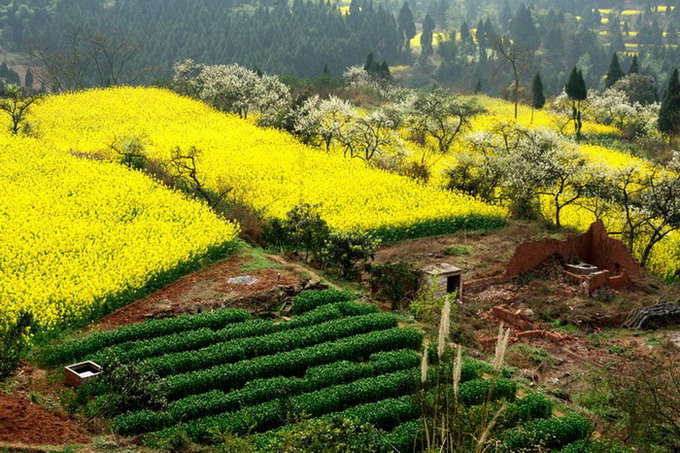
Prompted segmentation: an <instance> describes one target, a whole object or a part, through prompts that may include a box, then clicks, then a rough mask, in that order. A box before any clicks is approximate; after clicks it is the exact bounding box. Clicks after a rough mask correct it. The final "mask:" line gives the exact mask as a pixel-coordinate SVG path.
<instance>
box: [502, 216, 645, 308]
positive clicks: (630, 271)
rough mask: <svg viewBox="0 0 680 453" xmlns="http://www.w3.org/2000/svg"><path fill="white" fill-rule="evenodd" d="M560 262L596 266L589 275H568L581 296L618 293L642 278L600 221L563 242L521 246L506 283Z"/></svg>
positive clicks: (508, 267)
mask: <svg viewBox="0 0 680 453" xmlns="http://www.w3.org/2000/svg"><path fill="white" fill-rule="evenodd" d="M553 256H554V257H557V258H558V259H560V260H561V261H562V262H569V261H572V260H574V259H579V260H581V261H582V262H584V263H588V264H592V265H594V266H597V268H598V271H597V272H593V273H590V274H588V275H578V274H575V273H570V272H568V273H567V275H569V276H570V277H572V278H573V279H575V280H576V282H577V283H580V284H581V286H582V288H583V293H584V295H590V294H592V292H593V291H595V290H596V289H597V288H600V287H602V286H608V287H610V288H613V289H616V290H619V289H622V288H624V287H626V286H628V285H629V284H630V283H631V282H632V281H633V280H635V279H637V278H639V277H640V276H642V269H641V267H640V265H639V264H638V262H637V261H636V260H635V258H633V256H632V255H631V253H630V252H629V251H628V249H627V247H626V245H625V244H624V243H623V242H621V241H620V240H618V239H614V238H612V237H610V236H609V234H608V233H607V230H606V229H605V227H604V224H603V223H602V221H600V220H598V221H597V222H595V223H593V224H592V225H591V226H590V228H589V229H588V231H586V232H585V233H583V234H568V235H567V237H566V238H565V240H563V241H559V240H557V239H551V238H543V239H540V240H537V241H530V242H526V243H524V244H521V245H519V246H518V247H517V250H515V253H514V255H513V256H512V257H511V258H510V260H509V261H508V263H507V265H506V269H505V274H504V275H503V277H504V279H505V280H509V279H511V278H512V277H516V276H518V275H520V274H523V273H525V272H529V271H531V270H534V269H536V268H537V267H538V266H540V265H541V264H543V263H544V262H545V261H546V260H547V259H548V258H550V257H553Z"/></svg>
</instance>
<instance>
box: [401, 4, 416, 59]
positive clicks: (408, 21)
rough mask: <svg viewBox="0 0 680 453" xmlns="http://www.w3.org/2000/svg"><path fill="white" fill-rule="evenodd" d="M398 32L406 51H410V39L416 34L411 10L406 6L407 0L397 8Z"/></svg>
mask: <svg viewBox="0 0 680 453" xmlns="http://www.w3.org/2000/svg"><path fill="white" fill-rule="evenodd" d="M397 24H398V25H399V33H400V34H401V38H402V42H403V45H404V47H405V48H406V51H407V52H410V51H411V39H413V37H414V36H415V35H416V23H415V22H414V20H413V12H412V11H411V8H410V7H409V6H408V2H404V4H403V5H402V7H401V9H400V10H399V19H398V20H397Z"/></svg>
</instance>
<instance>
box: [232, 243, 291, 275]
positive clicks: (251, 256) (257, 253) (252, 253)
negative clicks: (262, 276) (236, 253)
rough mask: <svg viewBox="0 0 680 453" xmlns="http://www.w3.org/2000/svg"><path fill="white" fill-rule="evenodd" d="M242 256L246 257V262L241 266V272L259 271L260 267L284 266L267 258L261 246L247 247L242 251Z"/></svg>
mask: <svg viewBox="0 0 680 453" xmlns="http://www.w3.org/2000/svg"><path fill="white" fill-rule="evenodd" d="M243 256H244V257H246V258H248V262H247V263H246V264H244V265H243V266H241V271H242V272H252V271H259V270H262V269H283V268H284V266H283V265H282V264H279V263H275V262H274V261H272V260H270V259H269V258H267V256H266V254H265V251H264V250H262V249H261V248H259V247H257V248H247V249H244V251H243Z"/></svg>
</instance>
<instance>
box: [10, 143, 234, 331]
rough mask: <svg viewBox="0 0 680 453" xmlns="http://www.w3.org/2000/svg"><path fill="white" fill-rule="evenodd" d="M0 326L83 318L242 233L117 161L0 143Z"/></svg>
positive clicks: (182, 268)
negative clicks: (26, 318) (21, 318)
mask: <svg viewBox="0 0 680 453" xmlns="http://www.w3.org/2000/svg"><path fill="white" fill-rule="evenodd" d="M0 166H1V167H2V168H3V172H2V174H0V186H2V188H3V190H2V192H0V243H2V247H0V300H2V304H1V305H0V323H2V322H11V321H12V319H13V318H14V317H15V316H16V315H17V313H18V312H20V311H27V312H30V313H32V314H33V316H34V318H35V320H36V322H37V324H38V326H40V327H41V328H44V329H50V328H54V327H57V326H60V325H64V324H68V323H70V322H72V321H77V320H79V319H81V318H84V319H89V318H91V317H92V316H95V315H97V314H101V313H104V312H106V311H110V310H111V309H114V308H117V307H119V306H120V305H122V304H124V303H127V302H130V301H131V300H133V298H134V296H135V295H139V294H141V292H143V290H144V289H145V288H151V289H153V287H155V285H161V284H163V283H167V281H168V279H173V278H176V277H178V276H179V275H181V274H182V273H183V272H186V270H187V269H188V268H190V267H191V266H192V264H194V263H195V261H197V260H198V259H200V258H202V257H204V256H206V255H208V254H211V255H212V254H216V255H218V254H220V253H223V252H225V251H226V250H227V249H228V248H229V247H230V246H231V242H232V241H233V239H234V238H235V237H236V235H237V232H238V227H237V226H236V225H235V224H233V223H231V222H227V221H224V220H222V219H220V218H219V217H217V216H216V215H215V214H214V213H213V212H212V211H211V210H210V209H209V208H208V207H207V206H205V205H203V204H201V203H198V202H196V201H193V200H189V199H187V198H186V197H185V196H183V195H181V194H179V193H177V192H174V191H171V190H169V189H167V188H165V187H163V186H161V185H159V184H157V183H156V182H154V181H153V180H152V179H150V178H149V177H147V176H146V175H144V174H142V173H141V172H137V171H133V170H128V169H126V168H125V167H123V166H121V165H119V164H115V163H105V162H99V161H96V160H92V159H83V158H78V157H75V156H72V155H69V154H67V153H62V152H57V151H53V150H50V149H48V148H47V147H46V146H44V144H42V143H41V142H40V141H37V140H34V139H25V138H11V137H2V143H1V144H0Z"/></svg>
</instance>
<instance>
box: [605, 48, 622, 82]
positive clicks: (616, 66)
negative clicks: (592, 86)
mask: <svg viewBox="0 0 680 453" xmlns="http://www.w3.org/2000/svg"><path fill="white" fill-rule="evenodd" d="M623 76H624V74H623V71H622V70H621V63H619V57H618V56H617V55H616V52H614V54H613V55H612V61H611V62H610V63H609V71H608V72H607V77H606V78H605V80H604V86H605V88H610V87H611V86H613V85H614V84H615V83H616V82H618V81H619V79H621V77H623Z"/></svg>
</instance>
